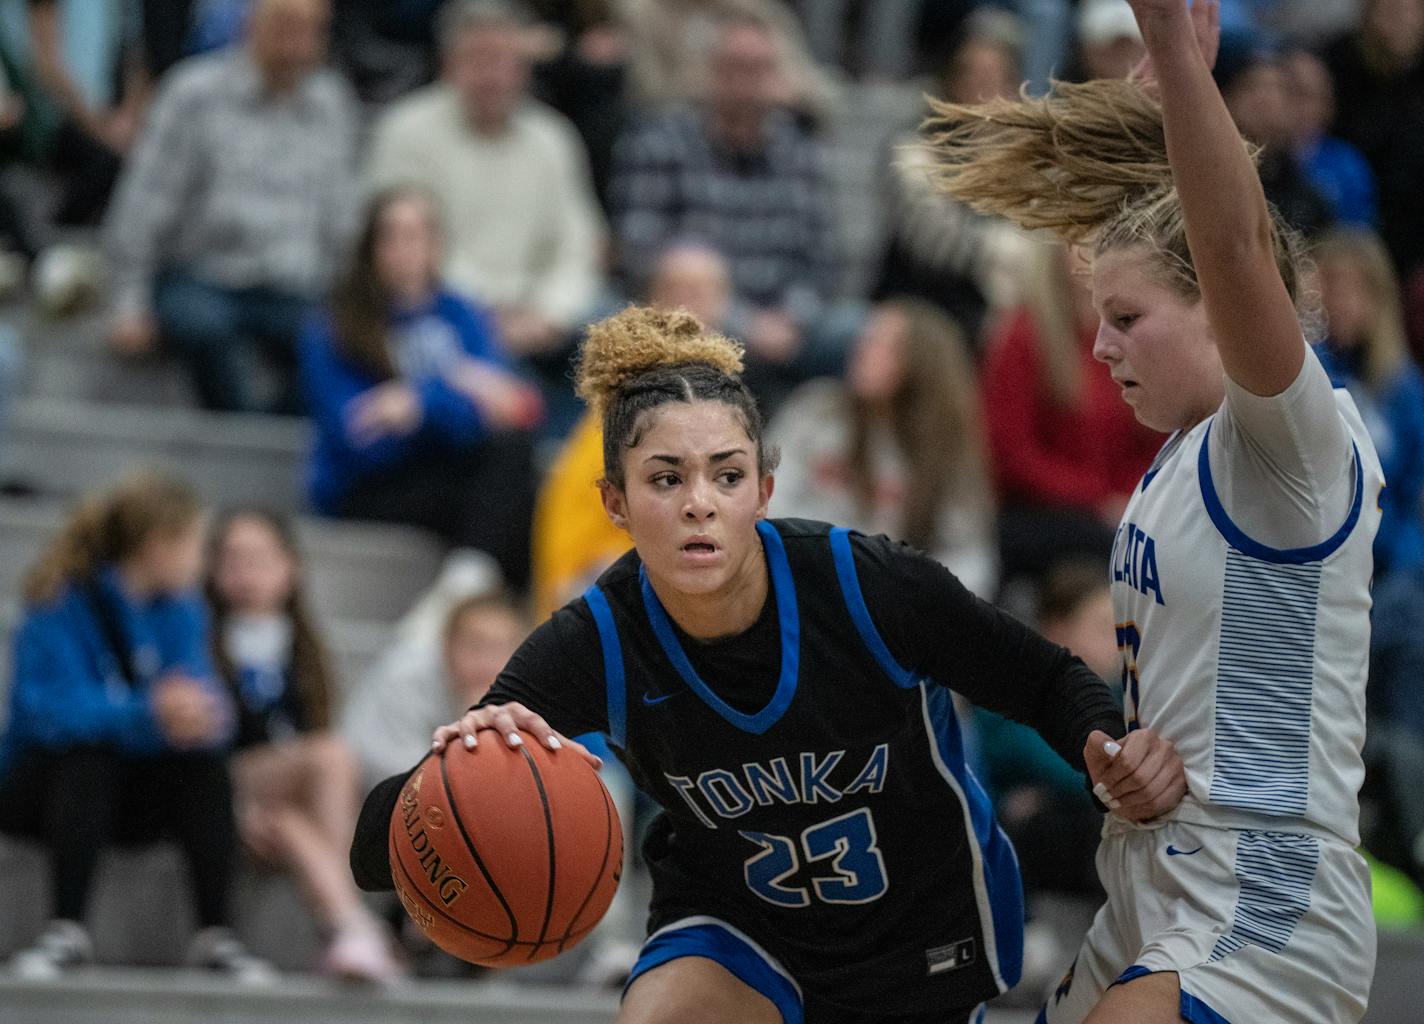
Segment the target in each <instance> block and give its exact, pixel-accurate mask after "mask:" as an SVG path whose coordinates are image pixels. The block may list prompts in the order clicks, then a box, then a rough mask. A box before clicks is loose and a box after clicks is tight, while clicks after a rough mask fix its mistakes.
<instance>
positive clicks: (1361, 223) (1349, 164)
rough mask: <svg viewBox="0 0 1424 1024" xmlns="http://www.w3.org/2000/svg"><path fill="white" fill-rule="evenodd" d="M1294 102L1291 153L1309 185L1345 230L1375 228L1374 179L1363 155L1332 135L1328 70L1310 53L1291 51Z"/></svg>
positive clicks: (1290, 80) (1289, 80) (1288, 71)
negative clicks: (1352, 227) (1330, 132)
mask: <svg viewBox="0 0 1424 1024" xmlns="http://www.w3.org/2000/svg"><path fill="white" fill-rule="evenodd" d="M1283 68H1284V71H1285V76H1286V81H1287V85H1288V88H1289V93H1290V96H1291V97H1292V102H1290V103H1288V104H1287V105H1286V110H1287V113H1288V115H1289V117H1290V123H1291V127H1290V133H1291V150H1292V152H1293V153H1294V154H1295V158H1296V161H1297V162H1298V163H1299V164H1300V166H1301V169H1302V170H1304V171H1305V174H1306V177H1307V178H1309V179H1310V183H1311V185H1313V186H1314V187H1315V190H1316V191H1317V192H1319V193H1320V195H1321V197H1322V198H1324V199H1325V201H1326V202H1327V203H1329V204H1330V208H1331V210H1332V211H1333V212H1334V214H1335V219H1336V220H1338V221H1340V222H1341V223H1342V224H1351V225H1354V226H1356V227H1360V228H1372V227H1374V224H1375V176H1374V172H1373V171H1371V170H1370V165H1369V163H1368V162H1367V161H1366V160H1365V158H1364V155H1363V154H1362V153H1361V152H1360V151H1359V150H1358V149H1356V148H1355V147H1354V146H1352V145H1350V143H1348V142H1346V141H1345V140H1344V139H1338V138H1336V137H1335V136H1333V135H1330V134H1328V131H1327V130H1328V129H1329V127H1330V123H1331V122H1332V121H1334V120H1335V86H1334V83H1333V82H1332V81H1331V79H1330V69H1329V68H1327V67H1326V66H1325V62H1324V61H1322V60H1321V59H1320V58H1319V57H1317V56H1316V55H1315V54H1313V53H1311V52H1310V51H1309V50H1292V51H1291V52H1290V53H1288V54H1287V55H1286V57H1285V60H1284V62H1283Z"/></svg>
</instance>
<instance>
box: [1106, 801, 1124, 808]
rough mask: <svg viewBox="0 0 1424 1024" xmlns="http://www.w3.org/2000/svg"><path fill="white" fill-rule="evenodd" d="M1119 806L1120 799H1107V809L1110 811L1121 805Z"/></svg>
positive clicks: (1120, 804)
mask: <svg viewBox="0 0 1424 1024" xmlns="http://www.w3.org/2000/svg"><path fill="white" fill-rule="evenodd" d="M1121 806H1122V801H1121V800H1109V801H1108V810H1110V811H1115V810H1117V809H1118V808H1119V807H1121Z"/></svg>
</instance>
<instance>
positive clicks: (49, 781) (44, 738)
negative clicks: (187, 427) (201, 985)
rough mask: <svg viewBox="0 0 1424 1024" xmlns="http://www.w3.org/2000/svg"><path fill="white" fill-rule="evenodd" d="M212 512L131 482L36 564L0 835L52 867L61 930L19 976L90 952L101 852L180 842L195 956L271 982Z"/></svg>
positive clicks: (159, 481) (53, 970)
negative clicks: (239, 774)
mask: <svg viewBox="0 0 1424 1024" xmlns="http://www.w3.org/2000/svg"><path fill="white" fill-rule="evenodd" d="M202 552H203V508H202V504H201V502H200V501H199V499H198V496H197V495H196V494H195V493H194V492H193V490H192V489H191V488H190V487H189V486H188V485H187V484H186V483H184V482H183V481H181V480H176V479H172V478H169V477H165V476H158V475H142V476H135V477H132V478H130V479H128V480H126V481H124V482H123V483H121V484H119V485H118V486H117V487H115V488H114V489H113V490H112V491H109V492H108V493H105V494H102V495H99V496H97V497H92V498H90V499H88V500H86V501H84V502H83V503H82V504H81V505H80V506H79V508H78V509H77V510H76V511H75V513H74V514H73V515H72V516H71V517H70V519H69V521H68V522H67V523H66V524H65V525H64V526H63V528H62V529H61V530H60V532H59V534H58V536H57V537H56V538H55V539H54V541H53V542H52V543H51V544H50V546H49V548H48V549H47V550H46V551H45V552H44V553H43V554H42V555H41V557H40V559H39V561H38V562H37V563H36V565H35V566H34V567H33V569H31V571H30V574H29V577H28V579H27V580H26V584H25V594H24V604H25V607H24V615H23V617H22V619H21V622H20V624H19V627H18V629H17V631H16V634H15V641H14V644H15V650H14V657H15V661H14V665H15V668H14V680H13V686H12V688H11V691H10V718H9V725H8V728H7V729H6V732H5V735H4V738H3V741H0V831H3V832H5V833H7V834H10V835H15V836H19V837H22V838H28V839H34V840H38V841H39V842H40V843H42V844H43V845H44V847H45V849H46V852H47V853H48V856H49V862H50V869H51V885H52V895H53V911H52V912H53V920H52V921H51V922H50V924H49V926H48V927H47V928H46V929H45V930H44V932H43V933H42V934H41V935H40V936H39V938H38V940H37V941H36V942H35V944H34V945H33V946H31V947H30V948H28V949H25V950H22V951H21V952H19V953H18V954H16V956H15V958H14V959H13V961H12V964H11V966H12V968H13V969H14V970H15V972H16V973H18V974H20V975H21V976H24V977H31V978H52V977H55V976H57V975H58V974H59V973H60V972H61V971H62V970H63V969H64V968H67V967H72V966H76V965H78V964H82V963H85V962H87V961H89V960H91V959H92V958H93V942H92V940H91V938H90V936H89V932H88V930H87V928H86V927H85V914H86V911H87V910H88V907H89V896H90V893H91V891H92V889H93V882H94V878H95V873H96V870H97V868H98V865H99V857H100V854H101V852H102V851H103V850H104V849H105V848H106V847H107V846H109V845H110V844H132V843H150V842H153V841H154V840H157V839H160V838H164V837H171V838H174V839H176V840H177V842H178V844H179V845H180V846H181V847H182V850H183V853H184V854H185V856H186V859H187V862H188V867H189V871H190V875H191V877H192V880H193V898H194V902H195V904H196V907H197V913H198V923H199V925H200V926H201V930H200V931H199V933H198V934H197V936H195V938H194V939H193V942H192V945H191V946H190V950H189V962H190V964H192V965H195V966H204V967H208V968H212V969H216V970H219V971H222V972H224V973H227V974H230V975H233V976H236V977H238V978H240V979H243V980H248V981H260V980H265V979H266V978H267V977H269V976H270V975H271V968H270V967H269V966H268V965H266V964H264V963H263V962H262V961H260V960H257V959H256V958H254V957H253V956H252V955H251V954H249V953H248V952H247V951H246V950H245V949H244V948H243V947H242V945H241V944H240V943H239V942H238V940H237V939H236V937H235V936H234V935H233V934H232V932H231V930H230V927H229V926H230V925H231V924H232V905H231V890H232V877H233V866H234V863H235V859H236V858H235V852H236V849H237V836H236V827H235V823H234V820H233V807H232V788H231V784H230V783H229V780H228V764H227V760H228V746H229V744H230V742H231V739H232V734H233V726H234V715H233V708H232V704H231V701H230V700H229V699H228V697H227V695H226V694H225V693H224V692H223V689H222V687H221V685H220V684H219V683H218V679H217V675H216V673H215V671H214V669H213V666H212V661H211V659H210V657H209V654H208V623H207V613H206V609H205V608H204V605H203V601H202V597H201V595H200V594H199V593H198V591H197V589H196V588H197V584H198V581H199V578H200V576H201V571H202Z"/></svg>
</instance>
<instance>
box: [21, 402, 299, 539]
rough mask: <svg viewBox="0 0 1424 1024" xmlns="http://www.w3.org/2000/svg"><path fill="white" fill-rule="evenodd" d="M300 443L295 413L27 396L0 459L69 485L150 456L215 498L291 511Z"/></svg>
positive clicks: (33, 476) (89, 484)
mask: <svg viewBox="0 0 1424 1024" xmlns="http://www.w3.org/2000/svg"><path fill="white" fill-rule="evenodd" d="M310 445H311V428H310V426H309V425H308V424H307V423H306V422H304V421H302V420H298V419H286V418H278V417H267V416H249V415H244V414H239V413H214V412H205V411H201V410H197V409H157V408H150V407H145V406H138V405H115V404H98V403H92V402H83V401H66V400H60V399H50V398H43V399H40V398H28V399H22V400H21V401H18V402H16V403H15V407H14V409H13V410H12V411H11V415H10V422H9V424H8V426H7V428H6V431H5V437H4V445H3V450H2V451H3V463H0V468H3V471H4V472H6V473H8V474H11V475H13V476H17V477H20V478H22V479H25V480H28V481H31V482H33V483H34V484H36V485H38V486H39V487H40V488H41V489H42V490H44V491H46V492H50V493H59V494H78V493H82V492H84V491H87V490H89V489H91V488H93V487H95V486H101V485H103V484H106V483H109V482H111V481H113V480H114V479H116V478H117V477H119V476H120V475H122V474H123V473H124V472H126V471H128V470H131V469H134V468H137V467H142V466H151V467H156V468H162V469H169V470H173V471H176V472H180V473H182V474H183V475H185V476H186V477H187V478H188V479H190V480H191V481H192V482H193V484H194V485H196V486H197V487H198V488H199V490H200V491H201V492H202V493H203V495H204V496H206V497H207V498H208V500H210V501H212V502H214V503H215V504H218V505H233V504H251V503H256V504H261V505H268V506H271V507H273V508H277V509H282V510H285V511H296V510H298V509H301V508H303V507H305V504H306V501H305V494H304V488H303V481H302V477H303V473H304V470H305V464H306V457H307V451H308V449H309V448H310Z"/></svg>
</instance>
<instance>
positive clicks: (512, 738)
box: [509, 732, 524, 747]
mask: <svg viewBox="0 0 1424 1024" xmlns="http://www.w3.org/2000/svg"><path fill="white" fill-rule="evenodd" d="M509 745H510V746H511V747H522V746H524V738H523V737H522V736H520V735H519V733H517V732H512V733H510V734H509Z"/></svg>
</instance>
